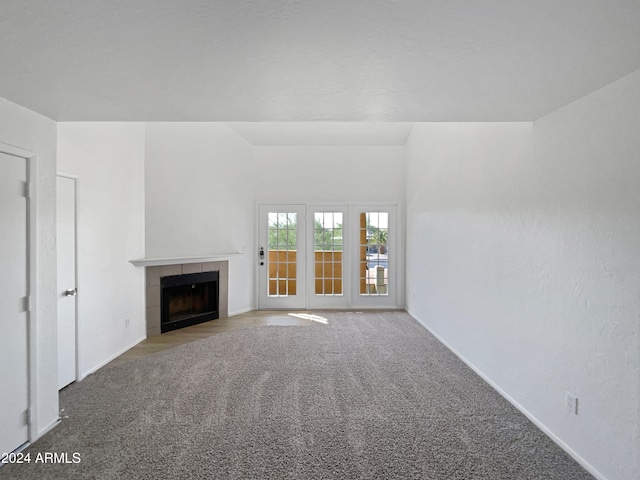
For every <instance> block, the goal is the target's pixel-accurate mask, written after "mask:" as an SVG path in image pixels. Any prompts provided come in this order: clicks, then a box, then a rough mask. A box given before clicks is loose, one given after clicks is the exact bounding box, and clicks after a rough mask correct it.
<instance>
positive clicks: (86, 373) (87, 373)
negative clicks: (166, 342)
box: [78, 335, 147, 382]
mask: <svg viewBox="0 0 640 480" xmlns="http://www.w3.org/2000/svg"><path fill="white" fill-rule="evenodd" d="M146 338H147V336H146V335H143V336H142V337H140V338H139V339H138V340H135V341H134V342H133V343H131V344H130V345H128V346H126V347H124V348H122V349H120V350H119V351H117V352H116V353H114V354H113V355H111V356H110V357H109V358H107V359H106V360H104V361H102V362H100V363H99V364H98V365H96V366H95V367H93V368H91V369H89V370H87V371H86V372H84V373H83V374H81V375H80V379H79V380H78V381H79V382H81V381H82V380H84V379H85V378H87V377H88V376H89V375H91V374H92V373H95V372H97V371H98V370H100V369H101V368H102V367H104V366H105V365H106V364H107V363H109V362H110V361H112V360H115V359H116V358H118V357H119V356H120V355H122V354H123V353H124V352H126V351H127V350H130V349H131V348H133V347H135V346H136V345H137V344H139V343H140V342H141V341H143V340H144V339H146Z"/></svg>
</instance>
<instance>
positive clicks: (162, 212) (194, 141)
mask: <svg viewBox="0 0 640 480" xmlns="http://www.w3.org/2000/svg"><path fill="white" fill-rule="evenodd" d="M251 155H252V150H251V146H250V145H249V144H248V143H247V142H246V141H245V140H243V139H242V138H240V136H239V135H238V134H236V133H235V132H233V131H232V130H231V129H229V127H227V126H226V125H225V124H224V123H148V124H147V126H146V163H145V194H146V215H145V223H146V256H147V257H184V256H197V255H210V254H223V253H237V252H242V250H243V249H245V248H246V249H247V251H248V252H253V251H254V248H253V244H254V229H255V223H254V216H255V200H254V193H253V184H252V179H253V172H252V170H251ZM253 260H254V257H253V256H249V255H245V256H241V257H237V258H232V259H231V260H230V261H229V314H230V315H233V314H234V313H237V312H239V311H243V310H247V309H249V308H251V307H252V306H253Z"/></svg>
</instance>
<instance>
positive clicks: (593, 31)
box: [0, 0, 640, 144]
mask: <svg viewBox="0 0 640 480" xmlns="http://www.w3.org/2000/svg"><path fill="white" fill-rule="evenodd" d="M639 25H640V1H638V0H562V1H559V0H536V1H514V0H482V1H480V0H475V1H474V0H405V1H403V0H395V1H394V0H387V1H382V0H378V1H374V0H280V1H269V0H252V1H249V0H217V1H212V0H109V1H103V0H56V1H51V0H2V1H1V2H0V46H1V47H0V65H1V68H2V74H1V75H0V97H5V98H7V99H8V100H11V101H13V102H15V103H18V104H20V105H23V106H25V107H27V108H30V109H32V110H35V111H37V112H40V113H42V114H44V115H47V116H49V117H51V118H53V119H56V120H61V121H72V120H73V121H88V120H139V121H238V122H265V121H266V122H414V121H513V120H525V121H526V120H534V119H536V118H538V117H540V116H541V115H543V114H546V113H548V112H550V111H553V110H555V109H557V108H558V107H560V106H562V105H564V104H567V103H569V102H571V101H573V100H575V99H577V98H579V97H581V96H583V95H585V94H587V93H589V92H591V91H593V90H595V89H597V88H599V87H601V86H603V85H605V84H607V83H609V82H611V81H614V80H616V79H618V78H620V77H622V76H624V75H626V74H628V73H631V72H632V71H635V70H637V69H638V68H640V27H639ZM236 128H240V130H242V131H244V134H245V135H248V133H247V131H248V130H247V128H248V127H236ZM296 128H298V127H296ZM300 128H303V127H300ZM336 135H338V133H336ZM260 141H262V142H268V139H267V140H264V139H263V140H260ZM265 144H266V143H265Z"/></svg>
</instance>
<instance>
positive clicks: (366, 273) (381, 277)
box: [359, 212, 389, 296]
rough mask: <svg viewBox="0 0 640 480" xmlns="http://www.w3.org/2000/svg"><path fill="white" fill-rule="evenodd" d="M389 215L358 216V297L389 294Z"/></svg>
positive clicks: (380, 213) (364, 214)
mask: <svg viewBox="0 0 640 480" xmlns="http://www.w3.org/2000/svg"><path fill="white" fill-rule="evenodd" d="M388 236H389V213H388V212H362V213H361V214H360V236H359V239H360V295H369V296H371V295H375V296H381V295H388V294H389V244H388Z"/></svg>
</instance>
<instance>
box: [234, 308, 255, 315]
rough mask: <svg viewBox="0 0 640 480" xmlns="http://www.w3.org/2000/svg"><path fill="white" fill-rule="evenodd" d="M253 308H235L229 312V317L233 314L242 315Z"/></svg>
mask: <svg viewBox="0 0 640 480" xmlns="http://www.w3.org/2000/svg"><path fill="white" fill-rule="evenodd" d="M254 310H255V308H251V307H249V308H243V309H241V310H235V311H233V312H229V316H230V317H233V316H235V315H242V314H243V313H248V312H252V311H254Z"/></svg>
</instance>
